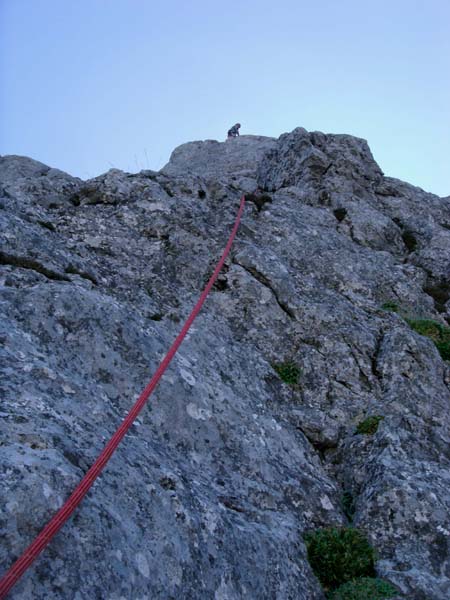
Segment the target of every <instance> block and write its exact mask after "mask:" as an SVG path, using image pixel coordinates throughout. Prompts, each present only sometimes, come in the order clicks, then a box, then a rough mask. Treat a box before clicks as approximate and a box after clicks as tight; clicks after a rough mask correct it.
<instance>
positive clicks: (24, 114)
mask: <svg viewBox="0 0 450 600" xmlns="http://www.w3.org/2000/svg"><path fill="white" fill-rule="evenodd" d="M237 121H239V122H240V123H241V124H242V127H241V134H256V135H269V136H275V137H278V136H279V135H281V134H282V133H284V132H286V131H291V130H292V129H294V128H295V127H299V126H302V127H305V128H306V129H307V130H309V131H324V132H326V133H348V134H352V135H356V136H358V137H362V138H365V139H366V140H368V142H369V145H370V148H371V150H372V153H373V155H374V157H375V159H376V160H377V162H378V164H379V165H380V166H381V168H382V169H383V171H384V172H385V174H386V175H389V176H393V177H397V178H399V179H403V180H405V181H408V182H410V183H413V184H414V185H418V186H420V187H422V188H423V189H425V190H427V191H430V192H434V193H436V194H438V195H440V196H448V195H450V0H420V1H419V0H376V1H375V0H371V1H370V0H366V1H365V2H364V1H362V0H339V1H338V0H320V1H317V2H313V1H311V0H307V1H304V0H277V1H275V0H270V2H269V1H267V0H247V1H246V0H240V1H237V0H227V1H226V2H225V1H222V2H216V1H214V0H165V1H164V2H163V1H159V0H0V155H4V154H21V155H26V156H30V157H32V158H35V159H36V160H39V161H41V162H44V163H46V164H48V165H50V166H53V167H57V168H59V169H62V170H64V171H67V172H68V173H71V174H72V175H76V176H78V177H81V178H83V179H88V178H90V177H95V176H97V175H99V174H101V173H103V172H105V171H107V170H108V169H110V168H113V167H114V168H120V169H123V170H126V171H130V172H135V171H139V170H141V169H155V170H157V169H160V168H161V167H162V166H163V165H164V164H165V163H166V162H167V161H168V159H169V156H170V153H171V151H172V150H173V149H174V148H175V147H176V146H178V145H179V144H182V143H184V142H187V141H192V140H201V139H218V140H223V139H224V138H225V137H226V132H227V129H228V128H229V127H230V126H231V125H233V124H234V123H236V122H237Z"/></svg>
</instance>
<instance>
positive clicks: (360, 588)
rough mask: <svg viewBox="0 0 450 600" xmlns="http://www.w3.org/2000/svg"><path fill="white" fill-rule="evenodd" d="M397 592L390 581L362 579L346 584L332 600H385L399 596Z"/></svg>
mask: <svg viewBox="0 0 450 600" xmlns="http://www.w3.org/2000/svg"><path fill="white" fill-rule="evenodd" d="M397 593H398V592H397V590H396V589H395V588H394V586H393V585H391V584H390V583H389V582H388V581H383V580H382V579H374V578H373V577H360V578H359V579H355V580H353V581H349V582H348V583H344V585H341V586H340V587H338V589H337V590H335V591H334V592H332V593H331V594H330V596H329V598H330V600H368V599H370V600H383V599H384V598H392V597H393V596H396V595H397Z"/></svg>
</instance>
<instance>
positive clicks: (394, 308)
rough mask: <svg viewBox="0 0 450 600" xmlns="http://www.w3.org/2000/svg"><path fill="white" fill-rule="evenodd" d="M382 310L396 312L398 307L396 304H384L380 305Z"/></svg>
mask: <svg viewBox="0 0 450 600" xmlns="http://www.w3.org/2000/svg"><path fill="white" fill-rule="evenodd" d="M381 308H382V309H383V310H387V311H388V312H395V313H396V312H398V311H399V310H400V306H399V305H398V304H397V303H396V302H385V303H384V304H382V305H381Z"/></svg>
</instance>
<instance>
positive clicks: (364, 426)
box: [356, 415, 384, 435]
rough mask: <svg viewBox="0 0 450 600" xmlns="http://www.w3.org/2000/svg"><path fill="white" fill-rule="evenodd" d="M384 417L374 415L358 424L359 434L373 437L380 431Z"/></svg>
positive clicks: (357, 430)
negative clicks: (380, 424) (379, 427)
mask: <svg viewBox="0 0 450 600" xmlns="http://www.w3.org/2000/svg"><path fill="white" fill-rule="evenodd" d="M383 419H384V417H382V416H381V415H372V416H371V417H367V418H366V419H364V421H361V422H360V423H358V425H357V427H356V432H357V433H363V434H365V435H373V434H374V433H376V432H377V430H378V425H379V423H380V421H382V420H383Z"/></svg>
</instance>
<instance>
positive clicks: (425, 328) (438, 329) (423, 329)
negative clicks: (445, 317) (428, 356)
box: [406, 319, 450, 360]
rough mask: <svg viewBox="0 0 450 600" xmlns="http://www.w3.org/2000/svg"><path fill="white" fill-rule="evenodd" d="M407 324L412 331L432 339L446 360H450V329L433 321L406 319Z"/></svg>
mask: <svg viewBox="0 0 450 600" xmlns="http://www.w3.org/2000/svg"><path fill="white" fill-rule="evenodd" d="M406 322H407V323H408V325H409V326H410V327H411V329H414V331H417V333H420V335H425V336H426V337H427V338H430V340H432V341H433V342H434V345H435V346H436V348H437V349H438V352H439V354H440V355H441V356H442V358H443V359H444V360H450V327H445V326H444V325H441V324H440V323H438V322H437V321H433V320H432V319H406Z"/></svg>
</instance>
